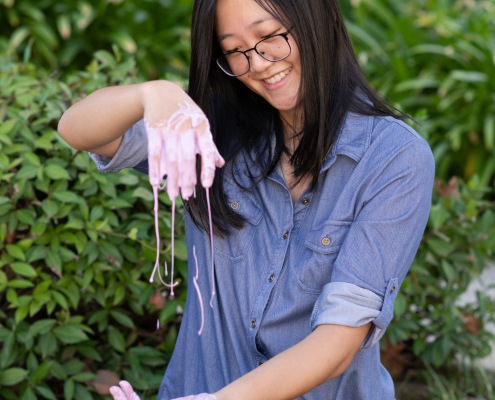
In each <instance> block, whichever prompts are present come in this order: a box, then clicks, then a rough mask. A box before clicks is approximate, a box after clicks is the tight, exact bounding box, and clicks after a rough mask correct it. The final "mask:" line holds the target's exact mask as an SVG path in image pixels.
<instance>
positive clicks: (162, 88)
mask: <svg viewBox="0 0 495 400" xmlns="http://www.w3.org/2000/svg"><path fill="white" fill-rule="evenodd" d="M139 86H140V90H139V95H140V99H139V101H140V103H141V105H142V107H143V110H144V109H146V106H147V105H148V104H150V103H151V102H155V101H157V100H159V99H160V98H161V99H163V96H164V95H169V94H171V93H176V92H177V91H179V90H182V89H181V88H180V86H179V85H177V84H176V83H173V82H170V81H166V80H165V79H160V80H155V81H148V82H143V83H141V84H139Z"/></svg>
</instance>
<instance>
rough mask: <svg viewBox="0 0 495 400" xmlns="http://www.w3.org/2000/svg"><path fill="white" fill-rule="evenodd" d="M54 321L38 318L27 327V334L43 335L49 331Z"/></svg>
mask: <svg viewBox="0 0 495 400" xmlns="http://www.w3.org/2000/svg"><path fill="white" fill-rule="evenodd" d="M56 323H57V321H56V320H55V319H40V320H38V321H36V322H35V323H34V324H32V325H31V326H30V327H29V334H30V335H31V336H36V335H44V334H46V333H48V332H50V330H51V329H52V328H53V327H54V326H55V324H56Z"/></svg>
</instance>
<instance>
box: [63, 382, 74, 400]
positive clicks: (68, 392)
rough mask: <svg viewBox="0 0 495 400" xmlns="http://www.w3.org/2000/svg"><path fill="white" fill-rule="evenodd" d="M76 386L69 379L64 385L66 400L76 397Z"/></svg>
mask: <svg viewBox="0 0 495 400" xmlns="http://www.w3.org/2000/svg"><path fill="white" fill-rule="evenodd" d="M74 389H75V384H74V381H73V380H71V379H69V380H67V381H65V383H64V397H65V400H72V398H73V397H74Z"/></svg>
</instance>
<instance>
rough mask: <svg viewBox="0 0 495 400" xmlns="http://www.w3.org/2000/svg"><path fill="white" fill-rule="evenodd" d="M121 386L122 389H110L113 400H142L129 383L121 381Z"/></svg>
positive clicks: (116, 387)
mask: <svg viewBox="0 0 495 400" xmlns="http://www.w3.org/2000/svg"><path fill="white" fill-rule="evenodd" d="M119 385H120V387H119V386H112V387H111V388H110V393H111V394H112V396H113V400H141V399H140V398H139V396H138V395H137V393H136V392H135V391H134V389H133V388H132V386H131V384H130V383H129V382H127V381H120V382H119Z"/></svg>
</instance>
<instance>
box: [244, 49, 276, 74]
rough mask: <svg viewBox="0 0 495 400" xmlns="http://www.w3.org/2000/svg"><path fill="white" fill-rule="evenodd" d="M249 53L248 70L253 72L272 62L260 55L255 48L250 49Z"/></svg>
mask: <svg viewBox="0 0 495 400" xmlns="http://www.w3.org/2000/svg"><path fill="white" fill-rule="evenodd" d="M249 54H250V56H249V57H250V58H249V64H250V70H251V72H253V73H261V72H263V71H265V70H266V69H267V68H269V67H270V65H272V64H273V63H272V62H270V61H268V60H265V59H264V58H263V57H261V56H260V55H259V54H258V53H257V52H256V51H255V50H252V51H251V52H250V53H249Z"/></svg>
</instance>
